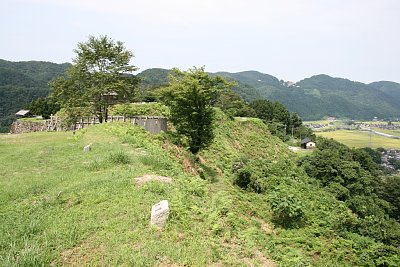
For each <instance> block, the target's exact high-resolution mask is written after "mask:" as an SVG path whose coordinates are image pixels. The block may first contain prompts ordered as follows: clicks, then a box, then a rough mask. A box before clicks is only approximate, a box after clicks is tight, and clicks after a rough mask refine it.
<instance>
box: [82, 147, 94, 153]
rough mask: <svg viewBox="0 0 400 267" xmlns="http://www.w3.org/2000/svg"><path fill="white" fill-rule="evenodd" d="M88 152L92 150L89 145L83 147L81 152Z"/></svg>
mask: <svg viewBox="0 0 400 267" xmlns="http://www.w3.org/2000/svg"><path fill="white" fill-rule="evenodd" d="M90 150H92V148H91V146H90V145H87V146H85V147H84V148H83V151H84V152H89V151H90Z"/></svg>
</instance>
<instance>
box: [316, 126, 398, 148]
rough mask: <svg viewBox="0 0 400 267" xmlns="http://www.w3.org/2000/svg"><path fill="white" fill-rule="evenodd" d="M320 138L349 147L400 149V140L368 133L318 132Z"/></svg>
mask: <svg viewBox="0 0 400 267" xmlns="http://www.w3.org/2000/svg"><path fill="white" fill-rule="evenodd" d="M316 134H317V135H318V136H323V137H326V138H333V139H335V140H337V141H339V142H341V143H343V144H345V145H347V146H349V147H357V148H360V147H369V146H370V147H372V148H378V147H383V148H395V149H400V139H393V138H388V137H384V136H380V135H376V134H370V133H369V132H366V131H358V130H355V131H347V130H341V131H333V132H316Z"/></svg>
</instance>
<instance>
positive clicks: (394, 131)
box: [371, 128, 400, 136]
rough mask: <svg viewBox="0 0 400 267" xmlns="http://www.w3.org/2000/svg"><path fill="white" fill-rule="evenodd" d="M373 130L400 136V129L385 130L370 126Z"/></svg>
mask: <svg viewBox="0 0 400 267" xmlns="http://www.w3.org/2000/svg"><path fill="white" fill-rule="evenodd" d="M371 129H372V130H374V131H377V132H381V133H385V134H391V135H396V136H400V129H396V130H386V129H380V128H371Z"/></svg>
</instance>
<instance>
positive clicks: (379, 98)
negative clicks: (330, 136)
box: [141, 69, 400, 120]
mask: <svg viewBox="0 0 400 267" xmlns="http://www.w3.org/2000/svg"><path fill="white" fill-rule="evenodd" d="M163 75H165V76H164V77H166V75H167V71H166V70H161V69H152V70H151V71H149V70H146V71H144V72H143V73H142V74H141V77H142V78H143V79H144V80H145V81H147V85H148V83H149V82H152V81H153V82H154V84H153V85H154V86H159V85H161V84H162V81H165V80H166V78H161V77H162V76H163ZM212 75H220V76H222V77H224V78H226V79H228V80H231V81H236V82H237V86H236V87H234V89H233V90H234V91H235V92H237V93H238V94H239V95H240V96H242V97H243V98H244V99H245V100H246V101H248V102H251V101H253V100H256V99H270V100H273V101H279V102H281V103H283V104H284V105H285V106H286V107H288V109H289V110H290V111H292V112H296V113H298V114H299V115H300V116H301V117H302V118H303V119H305V120H312V119H320V118H323V117H324V116H335V117H341V118H353V119H365V120H368V119H372V118H373V117H375V116H376V117H379V118H387V119H388V118H398V117H400V84H398V83H394V82H376V83H371V84H369V85H367V84H364V83H360V82H354V81H350V80H347V79H342V78H333V77H330V76H328V75H316V76H313V77H310V78H307V79H304V80H302V81H300V82H297V83H290V82H285V81H282V80H279V79H278V78H276V77H274V76H271V75H268V74H263V73H260V72H257V71H244V72H238V73H229V72H217V73H215V74H212ZM153 77H157V79H154V78H153Z"/></svg>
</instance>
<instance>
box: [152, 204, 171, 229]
mask: <svg viewBox="0 0 400 267" xmlns="http://www.w3.org/2000/svg"><path fill="white" fill-rule="evenodd" d="M168 215H169V207H168V200H162V201H161V202H158V203H157V204H155V205H153V207H151V222H150V224H151V225H155V226H158V227H160V228H162V227H163V226H164V224H165V223H166V221H167V219H168Z"/></svg>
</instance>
